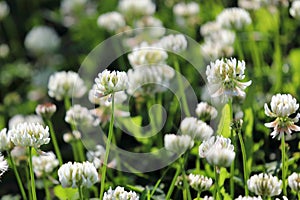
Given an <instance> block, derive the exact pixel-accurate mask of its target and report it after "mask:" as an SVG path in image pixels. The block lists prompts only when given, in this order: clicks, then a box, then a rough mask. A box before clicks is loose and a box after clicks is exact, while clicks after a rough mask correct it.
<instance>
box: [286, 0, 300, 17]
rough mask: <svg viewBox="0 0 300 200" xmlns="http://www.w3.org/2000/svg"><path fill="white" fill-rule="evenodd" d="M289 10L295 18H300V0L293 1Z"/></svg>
mask: <svg viewBox="0 0 300 200" xmlns="http://www.w3.org/2000/svg"><path fill="white" fill-rule="evenodd" d="M289 11H290V14H291V15H292V16H293V17H294V18H296V19H300V1H299V0H297V1H293V2H292V5H291V7H290V10H289Z"/></svg>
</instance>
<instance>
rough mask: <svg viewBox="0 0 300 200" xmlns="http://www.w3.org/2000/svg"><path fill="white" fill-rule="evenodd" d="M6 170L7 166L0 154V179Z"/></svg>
mask: <svg viewBox="0 0 300 200" xmlns="http://www.w3.org/2000/svg"><path fill="white" fill-rule="evenodd" d="M7 170H8V164H7V161H6V160H5V158H4V156H2V154H1V153H0V178H1V176H2V175H3V174H4V173H5V172H6V171H7Z"/></svg>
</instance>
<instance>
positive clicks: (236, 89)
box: [206, 58, 252, 101]
mask: <svg viewBox="0 0 300 200" xmlns="http://www.w3.org/2000/svg"><path fill="white" fill-rule="evenodd" d="M245 69H246V66H245V61H243V60H242V61H240V60H236V59H235V58H230V59H227V58H225V59H221V60H219V59H218V60H216V61H215V62H211V63H210V65H208V66H207V68H206V76H207V80H208V87H209V89H210V92H211V94H212V97H219V96H222V97H223V98H222V100H223V101H224V100H227V99H228V98H232V97H233V96H238V97H242V98H244V97H245V96H246V93H245V91H244V90H245V89H246V88H247V87H248V86H249V85H251V83H252V81H248V82H241V80H243V79H244V78H245V75H244V72H245Z"/></svg>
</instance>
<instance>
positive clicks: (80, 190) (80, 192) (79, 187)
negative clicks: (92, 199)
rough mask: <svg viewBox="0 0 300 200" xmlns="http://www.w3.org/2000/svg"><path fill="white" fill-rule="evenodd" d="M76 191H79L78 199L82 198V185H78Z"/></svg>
mask: <svg viewBox="0 0 300 200" xmlns="http://www.w3.org/2000/svg"><path fill="white" fill-rule="evenodd" d="M78 193H79V199H80V200H83V193H82V187H81V186H78Z"/></svg>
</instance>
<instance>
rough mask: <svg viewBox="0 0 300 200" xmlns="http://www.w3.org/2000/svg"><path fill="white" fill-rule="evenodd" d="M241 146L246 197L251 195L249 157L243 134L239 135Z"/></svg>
mask: <svg viewBox="0 0 300 200" xmlns="http://www.w3.org/2000/svg"><path fill="white" fill-rule="evenodd" d="M238 137H239V141H240V145H241V151H242V157H243V169H244V189H245V196H248V195H249V191H248V187H247V180H248V170H247V155H246V148H245V144H244V141H243V137H242V134H241V132H239V133H238Z"/></svg>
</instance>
